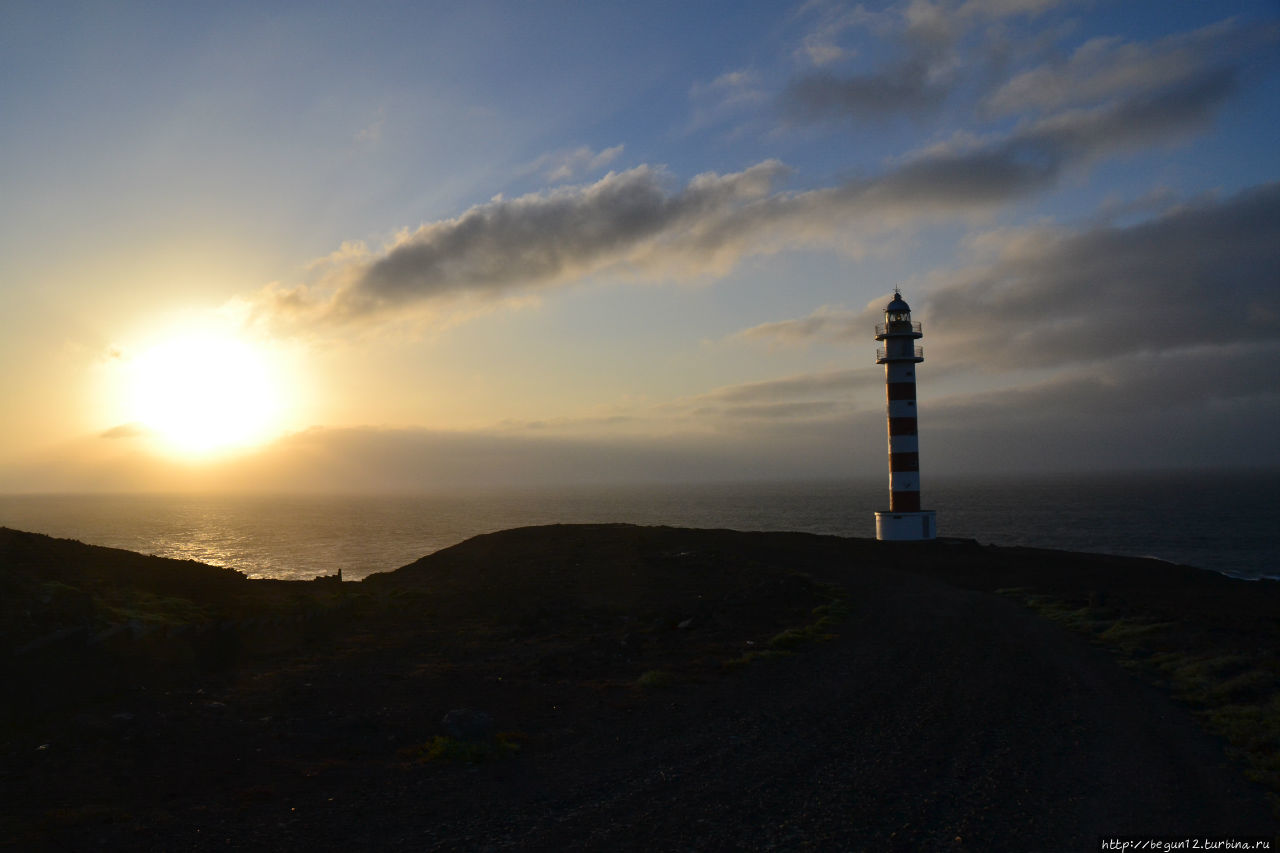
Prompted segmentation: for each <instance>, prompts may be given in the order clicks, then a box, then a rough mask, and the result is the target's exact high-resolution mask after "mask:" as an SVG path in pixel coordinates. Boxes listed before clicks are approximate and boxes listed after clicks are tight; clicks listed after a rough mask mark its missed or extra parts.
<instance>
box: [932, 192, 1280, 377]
mask: <svg viewBox="0 0 1280 853" xmlns="http://www.w3.org/2000/svg"><path fill="white" fill-rule="evenodd" d="M926 310H927V313H928V315H929V317H930V318H931V319H932V323H933V329H934V331H935V333H940V334H941V335H942V337H943V341H944V343H945V346H946V348H947V350H948V351H949V352H951V353H953V354H955V355H956V356H958V357H962V358H965V359H972V360H974V361H977V362H983V363H988V364H993V365H998V366H1004V367H1015V366H1034V365H1055V364H1064V363H1070V362H1077V361H1093V360H1099V359H1109V358H1114V357H1116V356H1121V355H1125V354H1130V353H1137V352H1160V351H1165V350H1172V349H1178V348H1183V347H1192V346H1222V345H1226V344H1235V343H1247V342H1257V341H1275V340H1280V183H1273V184H1266V185H1263V186H1260V187H1254V188H1252V189H1249V190H1246V191H1244V192H1241V193H1239V194H1237V195H1235V196H1232V197H1230V198H1227V199H1223V200H1220V201H1201V202H1200V203H1197V204H1195V205H1192V206H1188V207H1185V208H1182V209H1179V210H1175V211H1174V212H1171V213H1169V214H1166V215H1164V216H1161V217H1159V218H1157V219H1154V220H1151V221H1148V222H1143V223H1141V224H1138V225H1132V226H1129V227H1099V228H1093V229H1090V230H1086V231H1081V232H1071V231H1050V232H1045V233H1043V234H1041V235H1037V236H1033V237H1031V238H1026V237H1023V238H1022V239H1020V240H1019V241H1018V242H1017V243H1016V244H1014V245H1012V246H1011V247H1010V249H1009V251H1008V252H1007V254H1006V256H1005V257H1003V258H1001V259H1000V260H998V261H997V262H995V263H994V264H992V265H990V266H989V267H986V268H983V269H979V270H973V271H969V272H968V273H966V274H965V275H963V276H962V277H960V278H959V279H958V280H956V281H953V282H951V283H949V284H948V285H945V286H943V287H942V288H940V289H939V290H937V291H935V292H933V293H932V294H931V295H930V297H929V299H928V301H927V304H926Z"/></svg>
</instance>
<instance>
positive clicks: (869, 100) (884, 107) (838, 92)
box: [781, 58, 951, 121]
mask: <svg viewBox="0 0 1280 853" xmlns="http://www.w3.org/2000/svg"><path fill="white" fill-rule="evenodd" d="M950 88H951V87H950V85H949V83H942V82H938V81H934V80H932V79H931V76H930V72H929V64H928V62H926V61H925V60H924V59H922V58H913V59H910V60H907V61H905V62H902V63H900V64H898V65H895V66H893V67H891V68H886V69H881V70H877V71H872V72H869V73H866V74H852V75H845V76H840V75H837V74H833V73H831V72H829V71H822V72H814V73H810V74H806V75H804V76H802V77H798V78H796V79H794V80H792V81H791V82H790V83H789V84H788V85H787V88H786V89H785V90H784V91H783V93H782V96H781V104H782V108H783V111H784V113H785V115H786V116H787V117H788V118H790V119H791V120H793V121H823V120H826V119H833V118H835V119H839V118H859V119H883V118H885V117H888V116H894V115H900V114H903V113H919V112H924V111H926V110H932V109H934V108H936V107H937V106H938V105H939V104H941V103H942V101H943V100H944V99H945V98H946V96H947V94H948V93H949V92H950Z"/></svg>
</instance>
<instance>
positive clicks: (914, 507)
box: [876, 287, 938, 542]
mask: <svg viewBox="0 0 1280 853" xmlns="http://www.w3.org/2000/svg"><path fill="white" fill-rule="evenodd" d="M923 334H924V333H923V332H922V331H921V329H920V324H919V323H913V322H912V321H911V306H909V305H907V303H906V300H904V299H903V298H902V294H901V293H899V292H898V289H897V288H896V287H895V288H894V289H893V301H892V302H890V303H889V304H888V305H887V306H885V309H884V322H883V323H877V324H876V340H877V341H884V346H883V347H880V348H878V349H877V350H876V364H883V365H884V385H885V397H886V399H887V401H888V405H887V408H888V410H889V412H888V413H889V511H888V512H877V513H876V538H877V539H888V540H893V541H897V542H906V541H920V540H923V539H933V538H935V537H936V536H937V535H938V528H937V521H936V518H935V516H934V512H933V510H922V509H920V443H919V435H918V430H917V425H916V365H917V364H919V363H920V362H922V361H924V348H923V347H919V346H916V341H917V340H919V339H920V338H921V337H923Z"/></svg>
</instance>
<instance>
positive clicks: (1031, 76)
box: [984, 21, 1277, 115]
mask: <svg viewBox="0 0 1280 853" xmlns="http://www.w3.org/2000/svg"><path fill="white" fill-rule="evenodd" d="M1276 37H1277V28H1276V27H1274V26H1271V27H1263V28H1261V29H1255V30H1252V31H1249V32H1244V31H1242V30H1241V28H1240V26H1239V25H1237V24H1236V23H1234V22H1232V21H1224V22H1221V23H1218V24H1215V25H1213V26H1209V27H1205V28H1203V29H1200V30H1197V31H1195V32H1193V33H1180V34H1178V35H1173V36H1168V37H1166V38H1163V39H1160V40H1158V41H1155V42H1150V43H1143V42H1133V41H1125V40H1123V39H1119V38H1113V37H1107V38H1095V39H1090V40H1089V41H1087V42H1085V43H1084V44H1082V45H1080V46H1079V47H1078V48H1076V49H1075V51H1074V52H1073V53H1072V54H1071V55H1070V56H1069V57H1066V58H1065V59H1060V60H1056V61H1052V62H1047V63H1044V64H1041V65H1039V66H1037V67H1035V68H1031V69H1028V70H1026V71H1023V72H1021V73H1019V74H1017V75H1015V76H1014V77H1012V78H1011V79H1010V80H1008V81H1007V82H1006V83H1004V84H1003V85H1002V86H1000V88H998V89H997V90H996V91H994V92H992V93H991V95H990V96H988V97H987V98H986V100H985V102H984V108H985V109H986V110H987V111H988V112H989V113H992V114H995V115H1009V114H1020V113H1024V112H1026V111H1028V110H1034V111H1038V112H1042V113H1043V112H1048V111H1052V110H1057V109H1063V108H1068V107H1078V106H1086V105H1092V104H1098V103H1102V102H1105V101H1107V100H1109V99H1112V98H1116V97H1133V96H1135V95H1138V94H1141V93H1154V92H1158V91H1160V90H1163V89H1166V88H1168V87H1169V86H1171V85H1175V84H1177V83H1179V82H1180V81H1186V80H1190V79H1193V78H1195V77H1199V76H1203V75H1204V74H1206V73H1208V72H1210V71H1212V70H1214V69H1220V68H1233V67H1236V66H1237V65H1238V63H1239V62H1240V60H1241V58H1242V57H1244V56H1249V55H1252V54H1255V53H1256V52H1257V51H1258V49H1259V48H1260V47H1261V46H1264V45H1266V44H1268V43H1274V41H1275V40H1276Z"/></svg>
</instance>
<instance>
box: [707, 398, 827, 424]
mask: <svg viewBox="0 0 1280 853" xmlns="http://www.w3.org/2000/svg"><path fill="white" fill-rule="evenodd" d="M845 408H848V404H847V403H843V404H842V403H841V402H837V401H834V400H806V401H803V402H798V403H762V404H759V405H744V406H701V407H699V408H697V409H694V410H693V412H692V413H691V414H692V415H693V416H694V417H718V418H724V417H727V418H750V419H753V420H754V419H760V418H768V419H771V420H794V419H797V418H801V419H808V418H812V417H815V416H818V415H829V414H831V413H833V412H837V411H840V410H842V409H845Z"/></svg>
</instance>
